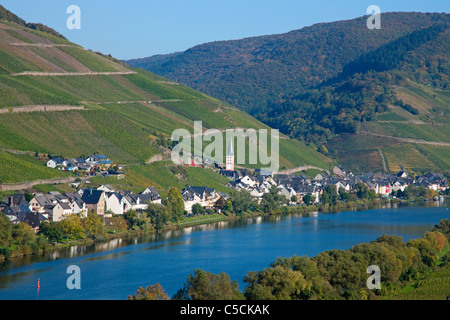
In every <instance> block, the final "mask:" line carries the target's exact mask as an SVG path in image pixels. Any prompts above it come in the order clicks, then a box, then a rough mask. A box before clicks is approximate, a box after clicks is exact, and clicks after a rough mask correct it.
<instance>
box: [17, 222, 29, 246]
mask: <svg viewBox="0 0 450 320" xmlns="http://www.w3.org/2000/svg"><path fill="white" fill-rule="evenodd" d="M12 236H13V238H14V240H15V242H16V243H17V244H19V245H24V244H30V243H32V242H33V241H34V240H35V234H34V231H33V229H32V228H31V227H30V226H29V225H28V224H26V223H24V222H19V223H17V224H14V225H13V230H12Z"/></svg>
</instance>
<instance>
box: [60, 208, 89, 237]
mask: <svg viewBox="0 0 450 320" xmlns="http://www.w3.org/2000/svg"><path fill="white" fill-rule="evenodd" d="M60 224H61V227H62V229H63V232H64V235H65V236H66V237H71V238H75V239H81V238H84V237H85V233H84V226H83V222H82V221H81V218H80V217H79V216H77V215H76V214H71V215H69V216H67V217H65V218H64V220H62V221H61V222H60Z"/></svg>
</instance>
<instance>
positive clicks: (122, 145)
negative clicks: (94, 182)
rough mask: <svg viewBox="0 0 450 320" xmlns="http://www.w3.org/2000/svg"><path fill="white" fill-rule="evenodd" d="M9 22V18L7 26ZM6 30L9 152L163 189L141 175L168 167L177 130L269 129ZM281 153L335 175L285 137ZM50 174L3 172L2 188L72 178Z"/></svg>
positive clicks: (134, 73)
mask: <svg viewBox="0 0 450 320" xmlns="http://www.w3.org/2000/svg"><path fill="white" fill-rule="evenodd" d="M1 12H2V11H0V13H1ZM5 16H6V14H5V11H3V14H2V15H0V19H1V18H2V17H5ZM10 16H11V15H9V17H10ZM7 20H8V21H9V22H6V21H5V19H3V21H0V149H1V150H6V151H9V152H11V151H13V152H26V153H30V154H34V153H35V152H38V153H39V154H56V155H60V156H61V157H79V156H88V155H90V154H93V153H101V154H105V155H107V156H109V157H110V158H111V159H112V160H113V161H114V162H115V163H117V164H122V165H125V166H126V167H127V170H128V169H129V168H131V169H129V170H130V172H134V175H135V176H134V177H135V180H136V181H138V180H139V179H138V177H136V175H138V176H141V177H142V179H147V180H146V183H149V182H151V181H153V182H154V184H158V185H161V184H159V183H158V182H157V179H158V178H157V177H156V176H154V175H148V172H149V171H146V170H145V169H142V168H141V167H133V166H136V165H139V164H141V163H145V162H147V161H148V160H149V159H150V158H152V157H153V156H155V155H157V154H163V153H164V154H166V156H165V158H167V157H168V156H167V154H168V152H170V150H168V149H167V146H169V145H170V141H169V139H170V137H171V134H172V132H173V131H174V130H175V129H178V128H184V129H188V130H189V131H190V132H191V133H193V126H194V121H202V124H203V128H204V129H205V130H206V129H208V128H216V129H221V130H224V129H227V128H244V129H248V128H255V129H259V128H269V127H268V126H267V125H264V124H262V123H261V122H259V121H258V120H256V119H255V118H253V117H251V116H249V115H248V114H246V113H245V112H242V111H240V110H238V109H237V108H235V107H233V106H231V105H229V104H227V103H224V102H222V101H219V100H217V99H215V98H212V97H210V96H208V95H205V94H203V93H200V92H198V91H195V90H193V89H191V88H189V87H187V86H184V85H181V84H178V83H175V82H172V81H169V80H167V79H165V78H163V77H160V76H157V75H155V74H152V73H150V72H148V71H145V70H142V69H136V68H131V67H129V66H128V65H126V64H124V63H123V62H120V61H118V60H116V59H114V58H112V57H110V56H105V55H103V54H101V53H96V52H92V51H88V50H84V49H83V48H81V47H80V46H78V45H76V44H73V43H71V42H69V41H67V40H66V39H63V38H61V37H59V36H58V35H57V34H55V33H54V32H51V31H50V30H46V29H42V28H36V29H34V28H30V27H26V24H25V25H24V24H23V23H19V24H18V22H17V21H12V20H11V19H7ZM40 30H43V31H40ZM280 145H281V146H280V150H281V151H280V152H281V155H280V162H281V163H282V165H283V166H284V167H295V166H301V165H305V164H311V165H315V166H319V167H322V168H330V166H331V160H330V159H328V158H327V157H325V156H323V155H321V154H320V153H318V152H317V151H315V150H314V149H311V148H309V147H307V146H306V145H305V144H303V143H300V142H298V141H294V140H290V139H288V138H287V137H284V139H283V142H280ZM6 153H7V152H6ZM2 159H8V166H11V167H15V168H16V171H17V172H20V170H22V169H23V170H28V171H29V170H32V169H30V168H34V166H36V161H35V159H32V158H30V159H28V158H20V159H19V158H17V157H12V156H11V157H8V158H6V154H5V155H3V156H2ZM19 160H20V161H19ZM5 161H6V160H3V161H2V163H4V162H5ZM39 165H40V166H44V163H40V164H39ZM144 167H145V165H144ZM133 168H135V169H133ZM136 168H140V170H137V169H136ZM44 169H46V170H45V172H44V171H42V172H41V171H40V170H35V173H34V175H26V176H25V175H24V176H23V177H21V176H20V174H14V175H12V174H11V175H9V174H8V175H7V174H6V173H5V171H7V170H8V169H7V167H6V166H3V165H2V166H1V167H0V183H10V182H20V181H26V180H30V179H40V178H42V179H46V178H52V177H54V176H66V174H65V173H62V172H60V171H57V170H53V171H52V170H50V169H48V170H50V171H48V170H47V168H44ZM49 172H51V174H50V175H49ZM131 175H133V173H131ZM207 175H208V174H205V176H207ZM215 175H216V176H217V177H216V179H217V181H220V178H221V177H220V176H219V175H217V174H215ZM198 182H199V183H200V182H201V179H199V180H198ZM163 186H164V187H166V186H167V184H163Z"/></svg>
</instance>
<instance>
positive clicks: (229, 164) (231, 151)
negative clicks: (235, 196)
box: [225, 138, 234, 171]
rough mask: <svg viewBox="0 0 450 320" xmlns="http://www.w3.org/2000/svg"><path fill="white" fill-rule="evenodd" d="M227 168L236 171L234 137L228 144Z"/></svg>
mask: <svg viewBox="0 0 450 320" xmlns="http://www.w3.org/2000/svg"><path fill="white" fill-rule="evenodd" d="M225 168H226V170H227V171H234V148H233V138H231V139H230V144H229V145H228V152H227V157H226V167H225Z"/></svg>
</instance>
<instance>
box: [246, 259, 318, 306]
mask: <svg viewBox="0 0 450 320" xmlns="http://www.w3.org/2000/svg"><path fill="white" fill-rule="evenodd" d="M244 281H245V282H246V283H248V286H247V287H246V288H245V290H244V295H245V297H246V298H247V299H249V300H296V299H301V297H302V292H303V291H304V290H309V288H310V285H311V284H310V283H309V282H307V281H306V280H305V278H304V277H303V274H302V273H301V272H300V271H294V270H292V269H291V268H288V267H283V266H281V265H276V266H275V267H270V268H266V269H264V270H263V271H256V272H255V271H250V272H249V273H247V275H246V276H245V278H244Z"/></svg>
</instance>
